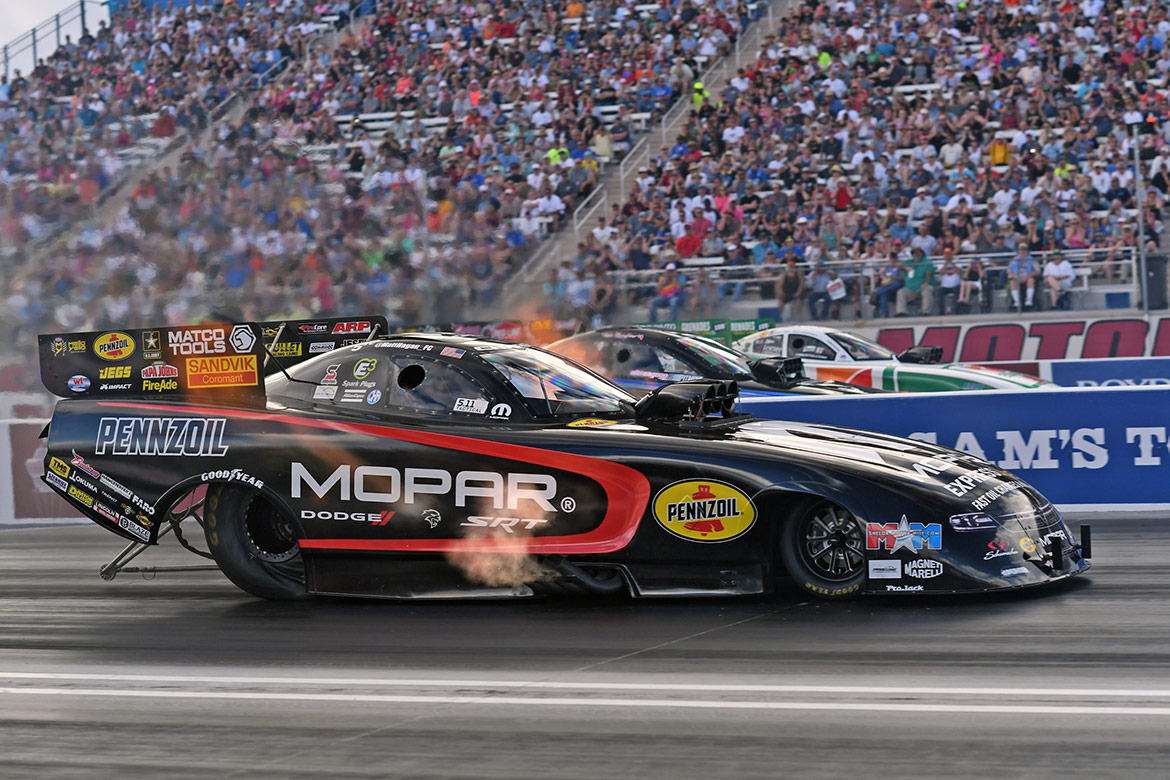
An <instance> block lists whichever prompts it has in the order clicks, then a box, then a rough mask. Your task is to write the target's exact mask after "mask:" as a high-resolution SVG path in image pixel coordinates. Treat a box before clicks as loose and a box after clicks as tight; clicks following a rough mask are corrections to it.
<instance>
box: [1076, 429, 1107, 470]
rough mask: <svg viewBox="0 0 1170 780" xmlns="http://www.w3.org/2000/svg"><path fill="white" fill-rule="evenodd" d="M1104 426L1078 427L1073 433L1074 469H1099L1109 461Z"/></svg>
mask: <svg viewBox="0 0 1170 780" xmlns="http://www.w3.org/2000/svg"><path fill="white" fill-rule="evenodd" d="M1104 445H1105V429H1104V428H1077V429H1076V430H1075V431H1073V435H1072V446H1073V456H1072V466H1073V468H1074V469H1099V468H1103V467H1104V466H1105V465H1106V464H1107V463H1109V450H1107V449H1105V446H1104Z"/></svg>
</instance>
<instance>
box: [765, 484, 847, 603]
mask: <svg viewBox="0 0 1170 780" xmlns="http://www.w3.org/2000/svg"><path fill="white" fill-rule="evenodd" d="M780 559H781V560H782V561H783V562H784V566H785V567H786V568H787V569H788V573H789V574H790V575H791V576H792V578H793V579H794V580H795V581H796V584H797V585H798V586H800V588H802V589H803V590H805V591H807V592H809V593H811V594H813V595H814V596H819V597H821V598H833V599H836V598H849V597H852V596H855V595H857V594H858V593H860V592H861V587H862V585H863V584H864V583H865V576H866V575H865V572H866V563H865V560H866V559H865V524H864V523H862V522H861V520H859V519H858V518H857V517H856V516H854V514H853V513H852V512H850V511H849V510H848V509H845V508H844V507H842V506H839V505H838V504H835V503H833V502H832V501H828V500H824V499H817V500H815V501H813V502H811V503H808V504H805V505H804V506H803V507H802V508H801V509H799V510H797V511H796V512H795V513H794V515H793V516H792V517H791V518H789V520H788V521H787V522H786V523H785V524H784V527H783V529H782V530H781V532H780Z"/></svg>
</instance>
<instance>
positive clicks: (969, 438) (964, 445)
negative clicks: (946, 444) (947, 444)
mask: <svg viewBox="0 0 1170 780" xmlns="http://www.w3.org/2000/svg"><path fill="white" fill-rule="evenodd" d="M955 449H956V450H958V451H959V452H965V453H967V454H968V455H974V456H975V457H976V458H979V459H980V460H987V456H986V455H984V454H983V447H982V446H980V444H979V439H977V438H975V434H974V433H972V432H971V431H963V432H962V433H960V434H959V438H958V439H956V440H955Z"/></svg>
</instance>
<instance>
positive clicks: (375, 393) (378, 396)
mask: <svg viewBox="0 0 1170 780" xmlns="http://www.w3.org/2000/svg"><path fill="white" fill-rule="evenodd" d="M381 400H382V391H381V390H378V389H374V390H371V391H370V392H368V393H366V403H368V404H371V405H372V404H376V403H378V402H379V401H381Z"/></svg>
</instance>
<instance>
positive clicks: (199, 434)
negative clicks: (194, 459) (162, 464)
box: [93, 417, 228, 458]
mask: <svg viewBox="0 0 1170 780" xmlns="http://www.w3.org/2000/svg"><path fill="white" fill-rule="evenodd" d="M226 424H227V420H226V418H223V417H211V418H208V417H103V418H101V420H99V421H98V432H97V439H96V440H95V441H94V450H93V451H94V454H95V455H187V456H205V457H212V458H220V457H223V456H224V455H227V452H228V448H227V445H226V444H224V443H223V432H224V428H225V427H226Z"/></svg>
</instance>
